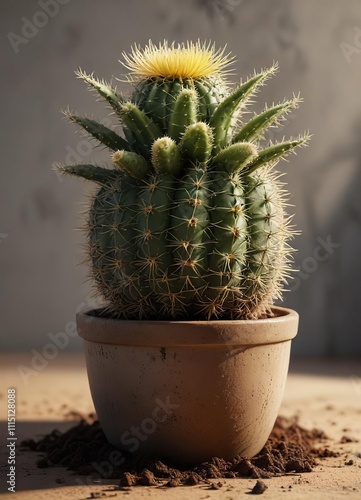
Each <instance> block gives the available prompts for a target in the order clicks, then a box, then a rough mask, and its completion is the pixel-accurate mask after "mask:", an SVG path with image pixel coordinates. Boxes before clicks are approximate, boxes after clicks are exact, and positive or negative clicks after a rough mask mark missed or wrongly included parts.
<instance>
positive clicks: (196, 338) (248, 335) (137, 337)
mask: <svg viewBox="0 0 361 500" xmlns="http://www.w3.org/2000/svg"><path fill="white" fill-rule="evenodd" d="M98 310H99V309H89V310H85V311H81V312H79V313H77V315H76V320H77V329H78V335H79V336H80V337H82V338H83V339H84V340H86V341H90V342H95V343H101V344H112V345H117V346H120V345H123V346H133V347H135V346H138V347H164V348H165V347H184V348H192V349H193V348H196V347H202V348H205V347H208V348H212V347H214V348H222V347H223V348H226V349H230V348H232V349H234V348H235V347H241V346H243V347H246V346H255V345H264V344H276V343H279V342H285V341H289V340H291V339H293V338H294V337H295V336H296V335H297V327H298V314H297V312H296V311H293V310H292V309H288V308H285V307H278V306H274V307H272V311H273V313H274V314H275V316H273V317H271V318H264V319H258V320H244V319H240V320H210V321H206V320H199V321H198V320H195V321H187V320H184V321H165V320H120V319H114V318H102V317H98V316H95V315H94V312H96V311H98ZM91 313H92V314H91ZM170 330H171V331H170Z"/></svg>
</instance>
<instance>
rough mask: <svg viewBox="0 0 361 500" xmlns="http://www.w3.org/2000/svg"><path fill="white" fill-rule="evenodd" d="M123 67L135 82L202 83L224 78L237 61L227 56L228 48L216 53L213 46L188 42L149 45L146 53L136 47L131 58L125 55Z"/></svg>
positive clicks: (130, 55)
mask: <svg viewBox="0 0 361 500" xmlns="http://www.w3.org/2000/svg"><path fill="white" fill-rule="evenodd" d="M122 55H123V58H124V62H122V64H123V65H124V66H125V67H126V68H127V69H128V70H129V71H130V76H132V77H135V78H138V79H139V78H140V79H141V78H152V77H153V78H171V79H176V78H179V79H185V78H190V79H199V78H204V77H207V76H211V75H223V74H225V73H228V72H229V69H226V68H227V67H228V66H229V65H230V64H231V63H232V62H233V60H234V58H233V57H230V55H229V54H225V47H224V48H223V49H218V50H216V49H215V47H214V45H211V43H210V42H209V43H206V42H204V43H201V42H200V41H199V40H198V42H196V43H194V42H187V43H186V44H184V43H181V44H179V43H178V44H177V45H176V44H175V42H173V43H172V44H171V45H168V42H167V41H164V42H163V43H159V45H158V46H157V45H155V44H153V43H152V41H149V43H148V45H146V46H145V47H144V48H143V49H142V48H141V47H140V46H138V45H134V46H133V47H132V51H131V53H130V54H126V53H123V54H122Z"/></svg>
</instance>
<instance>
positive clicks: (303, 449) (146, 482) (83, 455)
mask: <svg viewBox="0 0 361 500" xmlns="http://www.w3.org/2000/svg"><path fill="white" fill-rule="evenodd" d="M93 418H94V416H93V415H89V418H87V419H86V420H85V419H83V420H81V421H80V422H79V423H78V424H77V425H75V426H74V427H72V428H71V429H69V430H68V431H66V432H64V433H61V432H59V431H58V430H53V431H52V432H51V433H50V434H47V435H45V436H44V437H43V438H42V439H40V440H39V441H35V440H33V439H29V440H25V441H23V442H22V443H21V446H22V447H23V448H25V449H28V450H32V451H37V452H42V453H44V457H43V458H41V459H40V460H38V462H37V466H38V467H39V468H47V467H52V466H55V465H57V466H59V465H60V466H64V467H66V468H67V469H68V470H71V471H74V472H75V473H77V474H79V475H88V476H90V477H93V478H94V480H96V479H99V476H100V477H103V478H107V479H119V485H120V486H121V487H123V488H128V487H130V486H160V485H163V486H165V487H169V488H173V487H176V486H180V485H196V484H200V483H203V484H204V483H207V484H209V487H210V488H211V489H220V488H221V487H222V486H223V483H222V479H225V478H235V477H248V478H255V479H258V480H259V481H258V482H257V484H256V486H255V491H253V493H254V494H261V493H263V492H264V491H265V488H264V483H263V482H262V481H261V479H263V478H270V477H274V476H281V475H285V474H287V473H292V472H296V473H306V472H311V471H312V469H313V468H314V467H315V466H316V465H317V459H319V458H324V457H330V456H331V457H332V456H338V455H339V454H338V453H337V452H335V451H332V450H331V449H330V448H329V447H328V446H327V440H328V437H327V436H326V434H325V433H324V432H323V431H322V430H318V429H312V430H307V429H305V428H303V427H301V426H300V425H299V424H298V421H297V418H296V417H294V418H290V419H287V418H285V417H278V418H277V421H276V423H275V426H274V428H273V431H272V434H271V436H270V437H269V440H268V441H267V443H266V445H265V447H264V448H263V449H262V450H261V452H260V453H259V454H258V455H257V456H255V457H254V458H252V459H246V458H243V457H237V458H235V459H234V460H232V461H226V460H223V459H222V458H217V457H215V458H213V459H212V460H210V461H209V462H204V463H202V464H199V465H198V466H196V467H190V468H187V467H182V468H180V467H176V466H175V465H174V464H171V463H164V462H162V461H161V460H160V459H159V458H157V457H153V458H152V457H139V456H134V455H126V454H125V453H124V452H122V453H121V456H122V460H119V456H120V453H119V452H118V451H117V450H116V448H114V447H113V446H112V445H111V444H109V443H108V442H107V440H106V437H105V435H104V433H103V431H102V429H101V427H100V424H99V422H98V421H97V420H93ZM115 463H118V464H119V463H121V465H114V464H115ZM257 485H258V486H257Z"/></svg>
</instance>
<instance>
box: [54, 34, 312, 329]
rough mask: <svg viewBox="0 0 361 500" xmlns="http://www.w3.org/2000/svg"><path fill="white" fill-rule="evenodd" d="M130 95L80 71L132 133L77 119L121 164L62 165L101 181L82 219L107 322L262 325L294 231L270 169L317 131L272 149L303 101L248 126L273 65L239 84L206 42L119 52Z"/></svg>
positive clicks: (277, 293)
mask: <svg viewBox="0 0 361 500" xmlns="http://www.w3.org/2000/svg"><path fill="white" fill-rule="evenodd" d="M123 57H124V62H123V64H124V66H125V67H126V68H127V69H128V71H129V73H128V81H129V83H130V84H131V85H132V87H133V91H132V94H131V97H130V99H126V98H125V97H124V96H122V95H121V94H120V93H118V91H117V89H116V88H114V87H112V86H111V85H110V84H107V83H106V82H104V81H100V80H98V79H96V78H95V77H94V76H93V75H87V74H85V73H83V72H81V71H79V72H78V73H77V74H78V77H79V78H81V79H83V80H84V81H85V82H86V83H87V84H88V86H89V87H90V88H91V90H94V91H95V92H96V93H98V94H99V95H100V96H101V97H102V98H104V99H105V100H106V101H107V102H108V104H109V105H110V107H111V109H112V111H113V112H114V114H115V115H116V117H117V118H118V119H119V120H120V122H121V123H122V127H123V133H124V137H123V136H120V135H118V134H117V133H116V132H114V131H113V130H111V129H109V128H107V127H105V126H104V125H100V124H99V123H97V122H96V121H94V120H91V119H88V118H81V117H78V116H76V115H74V114H72V113H70V112H69V111H68V112H67V116H68V118H69V119H70V120H71V121H72V122H74V123H76V124H77V125H79V126H80V127H82V128H83V129H84V130H85V131H86V132H87V133H88V134H90V135H91V136H92V137H93V138H95V139H96V140H97V141H98V142H100V143H101V144H103V145H105V146H106V147H107V148H108V149H109V150H110V151H111V160H112V164H113V166H112V168H105V167H99V166H94V165H68V166H61V167H60V169H61V170H62V171H63V172H64V173H67V174H71V175H75V176H78V177H83V178H84V179H88V180H91V181H93V182H95V183H97V184H98V185H99V189H98V191H97V193H96V194H95V196H94V199H93V200H92V204H91V208H90V214H89V219H88V222H87V235H88V254H89V258H90V267H91V275H92V278H93V280H94V282H95V285H96V288H97V290H98V291H99V292H100V294H101V295H102V296H103V297H104V298H105V299H106V301H107V304H108V306H107V308H108V312H109V314H112V315H113V316H115V317H119V318H124V319H168V320H171V319H173V320H185V319H207V320H210V319H244V318H250V319H257V318H260V317H265V316H266V315H270V314H272V311H271V306H272V304H273V302H274V300H275V299H279V298H281V293H282V291H283V287H284V284H285V283H287V279H288V277H289V272H290V262H291V261H292V252H293V249H292V248H291V247H290V244H289V242H290V239H291V238H292V237H293V234H294V230H293V227H292V225H291V219H290V217H288V216H287V215H286V213H285V205H286V199H287V193H286V192H285V191H284V188H283V184H282V183H280V181H279V174H277V173H276V172H275V171H274V166H275V165H276V163H277V162H278V161H279V159H280V158H282V157H285V156H286V155H288V154H289V153H291V152H293V151H294V150H295V148H296V147H298V146H302V145H305V144H307V142H308V139H309V136H308V135H307V134H304V135H302V136H299V137H298V138H296V139H290V140H287V141H284V142H280V143H275V144H273V143H270V144H268V145H266V147H265V148H262V146H261V144H262V141H263V140H264V132H265V131H266V130H267V129H268V128H269V127H276V126H278V125H279V124H280V123H281V122H282V120H284V117H285V116H286V115H287V113H289V112H290V111H291V110H293V109H295V108H297V107H298V104H299V103H300V101H301V99H300V98H299V97H294V98H293V99H291V100H288V101H284V102H281V103H279V104H277V105H275V106H272V107H270V108H266V109H265V110H264V111H263V112H262V113H260V114H258V115H255V116H254V117H253V118H251V119H250V120H249V121H248V122H246V123H244V122H243V121H242V117H243V113H244V110H245V109H246V107H247V105H248V104H249V103H250V102H251V98H252V97H254V95H255V94H256V93H257V92H258V90H259V89H260V87H261V86H262V85H264V84H265V83H266V81H267V80H268V79H269V78H270V77H271V76H273V75H274V73H275V72H276V70H277V65H273V66H271V67H270V68H268V69H265V70H262V71H260V72H259V73H255V74H254V75H252V76H251V77H250V78H249V79H248V80H246V81H245V82H244V83H241V84H240V85H239V86H238V87H236V88H235V89H231V88H230V86H229V84H228V81H227V78H228V74H229V71H230V70H229V65H230V63H231V62H232V61H233V58H231V57H230V56H229V54H225V51H224V50H218V51H217V50H215V48H214V46H211V45H209V44H201V43H200V42H197V43H192V42H188V43H187V44H180V45H175V44H174V43H173V44H172V45H168V44H167V43H166V42H164V43H163V44H159V46H156V45H154V44H152V43H151V42H150V43H149V45H148V46H146V47H145V48H144V49H141V48H140V47H137V46H135V47H134V48H133V49H132V52H131V54H128V55H127V54H123Z"/></svg>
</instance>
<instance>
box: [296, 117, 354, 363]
mask: <svg viewBox="0 0 361 500" xmlns="http://www.w3.org/2000/svg"><path fill="white" fill-rule="evenodd" d="M351 129H352V130H353V131H354V135H353V136H351V137H350V140H349V143H348V144H344V145H343V146H342V147H339V148H335V150H334V151H331V153H330V154H329V156H327V157H326V158H325V160H324V161H323V162H322V165H320V166H319V167H317V168H314V169H313V172H314V173H313V174H312V178H310V179H309V180H308V182H307V190H305V193H304V195H305V203H304V206H305V209H306V222H305V227H306V228H307V230H306V231H307V240H308V241H309V242H318V243H319V244H318V246H316V247H315V249H314V251H313V252H312V257H311V256H309V257H305V258H304V259H303V260H302V262H301V265H300V263H298V265H297V266H296V267H297V268H298V269H300V273H299V274H298V275H296V278H295V282H294V283H293V284H291V286H290V288H291V290H294V292H295V293H294V294H292V297H290V300H288V301H287V302H288V303H289V304H290V303H291V302H292V303H294V304H296V303H297V306H296V305H295V307H296V308H297V309H298V310H299V311H300V313H301V326H300V330H301V334H302V332H303V331H304V332H305V335H308V336H309V337H310V339H311V337H316V336H317V337H318V336H321V337H324V338H325V344H324V352H323V354H325V355H328V356H333V355H341V356H355V355H357V353H360V352H361V315H360V298H361V294H360V275H361V259H360V248H361V143H360V137H361V118H360V119H359V120H358V121H357V123H355V125H354V127H353V128H351ZM347 177H348V181H347V182H346V183H345V178H346V179H347ZM340 186H341V187H343V188H342V189H341V190H340V189H339V188H340ZM329 188H334V192H335V193H337V194H338V196H339V199H337V198H336V196H335V198H333V199H332V196H333V193H332V192H329V191H328V190H329ZM325 190H327V191H328V192H326V193H325ZM340 191H341V195H340ZM330 197H331V199H330ZM326 199H328V202H330V201H331V202H333V203H332V207H329V208H328V210H327V219H326V220H322V221H321V222H319V223H317V214H318V213H319V212H320V211H321V212H322V209H324V207H323V206H322V205H323V202H324V200H326ZM306 231H305V232H306ZM319 235H324V236H319ZM310 255H311V254H310ZM300 257H301V258H302V255H301V256H300ZM316 271H317V272H316ZM313 273H315V275H314V276H313V277H311V275H312V274H313ZM298 285H302V286H298ZM291 307H293V305H291ZM295 347H296V352H297V350H298V349H297V348H298V345H297V341H295Z"/></svg>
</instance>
